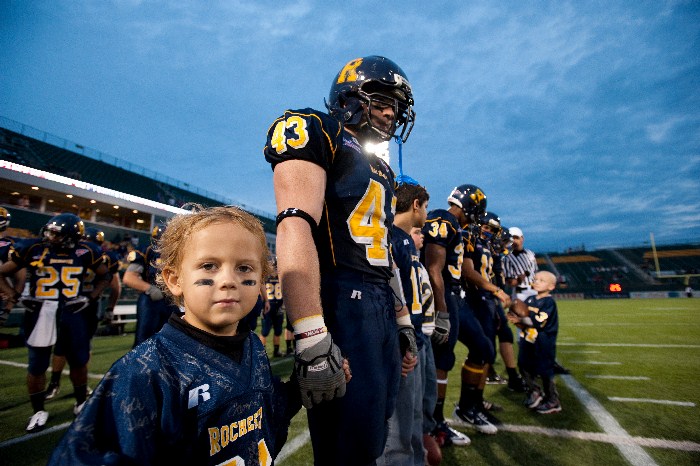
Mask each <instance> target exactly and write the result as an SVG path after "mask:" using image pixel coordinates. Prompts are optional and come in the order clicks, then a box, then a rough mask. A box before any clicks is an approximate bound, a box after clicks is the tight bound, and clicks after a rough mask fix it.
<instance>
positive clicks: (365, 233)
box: [265, 109, 395, 279]
mask: <svg viewBox="0 0 700 466" xmlns="http://www.w3.org/2000/svg"><path fill="white" fill-rule="evenodd" d="M265 158H266V159H267V161H268V162H269V163H270V164H271V165H272V169H273V170H274V169H275V167H276V166H277V164H279V163H282V162H285V161H287V160H305V161H308V162H312V163H314V164H316V165H318V166H320V167H321V168H323V169H324V170H325V172H326V178H327V181H326V193H325V204H324V209H323V216H322V217H321V222H320V224H319V227H318V229H317V232H316V235H315V241H316V248H317V250H318V255H319V261H320V265H321V272H322V273H324V272H326V273H327V272H333V271H336V270H348V269H350V270H353V271H356V272H359V273H363V274H367V275H370V276H374V277H377V278H381V279H388V278H389V277H390V275H391V269H390V265H391V253H390V249H389V231H390V229H391V225H392V224H393V222H394V208H395V197H394V173H393V172H392V170H391V168H390V167H389V165H387V164H386V163H385V162H384V161H383V160H381V159H380V158H379V157H377V156H375V155H373V154H368V153H365V152H363V150H362V147H361V146H360V144H359V142H358V141H357V139H355V138H354V137H353V136H352V135H350V134H349V133H348V132H347V131H344V130H343V127H342V125H341V124H340V123H339V122H338V121H337V120H336V119H335V118H333V117H331V116H329V115H327V114H325V113H322V112H318V111H316V110H313V109H304V110H295V111H291V110H288V111H287V112H285V114H284V115H282V116H281V117H279V118H278V119H277V120H275V121H274V123H273V124H272V126H271V127H270V129H269V131H268V135H267V145H266V146H265ZM299 189H302V187H301V186H300V187H299ZM292 207H293V206H292Z"/></svg>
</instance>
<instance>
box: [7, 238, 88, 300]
mask: <svg viewBox="0 0 700 466" xmlns="http://www.w3.org/2000/svg"><path fill="white" fill-rule="evenodd" d="M12 261H13V262H14V263H15V264H17V266H18V267H19V268H25V267H26V268H27V270H28V271H29V272H31V280H30V282H29V290H30V293H31V296H32V297H34V298H39V299H51V300H57V301H59V302H64V301H66V300H69V299H73V298H76V297H77V296H78V295H79V294H80V292H81V288H82V286H83V282H84V280H85V276H86V274H87V271H88V270H93V271H94V270H96V269H97V268H98V267H99V266H100V264H102V252H101V251H99V250H98V249H97V246H96V245H94V244H92V243H88V242H84V241H80V242H79V243H78V244H77V246H76V247H75V248H74V249H60V250H59V249H56V248H54V247H51V246H50V245H49V244H48V243H45V242H43V241H42V240H41V239H36V240H33V241H30V242H26V243H24V245H23V246H21V247H20V248H18V249H16V250H15V251H14V252H13V253H12Z"/></svg>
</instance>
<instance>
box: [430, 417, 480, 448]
mask: <svg viewBox="0 0 700 466" xmlns="http://www.w3.org/2000/svg"><path fill="white" fill-rule="evenodd" d="M433 435H434V436H435V441H436V442H437V444H438V445H439V446H441V447H447V446H450V445H455V446H458V447H465V446H467V445H469V444H470V443H472V441H471V439H470V438H469V437H467V436H466V435H465V434H463V433H461V432H460V431H458V430H455V429H453V428H452V427H450V425H449V424H448V423H447V421H442V422H440V423H438V425H437V427H435V430H434V431H433Z"/></svg>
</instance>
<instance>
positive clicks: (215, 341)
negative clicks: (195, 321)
mask: <svg viewBox="0 0 700 466" xmlns="http://www.w3.org/2000/svg"><path fill="white" fill-rule="evenodd" d="M168 324H170V325H172V326H173V327H175V328H176V329H178V330H180V331H181V332H182V333H184V334H185V335H187V336H189V337H191V338H193V339H195V340H196V341H198V342H199V343H201V344H203V345H204V346H208V347H209V348H211V349H213V350H214V351H217V352H219V353H221V354H223V355H224V356H227V357H229V358H231V359H233V360H234V361H236V362H237V363H240V362H241V358H242V357H243V344H244V343H245V341H246V339H247V338H248V336H249V335H250V328H248V325H247V324H246V323H245V322H244V321H240V322H238V330H237V332H236V334H235V335H234V336H231V337H221V336H218V335H212V334H211V333H209V332H205V331H204V330H201V329H198V328H197V327H194V326H192V325H190V324H189V323H187V322H186V321H185V319H183V318H182V317H181V315H180V314H178V313H173V314H171V316H170V319H169V320H168Z"/></svg>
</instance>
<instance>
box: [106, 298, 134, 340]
mask: <svg viewBox="0 0 700 466" xmlns="http://www.w3.org/2000/svg"><path fill="white" fill-rule="evenodd" d="M132 322H136V304H117V305H116V306H114V314H113V317H112V322H111V323H110V325H111V326H113V327H117V329H118V332H119V334H120V335H121V334H122V333H124V326H125V325H126V324H129V323H132Z"/></svg>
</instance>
